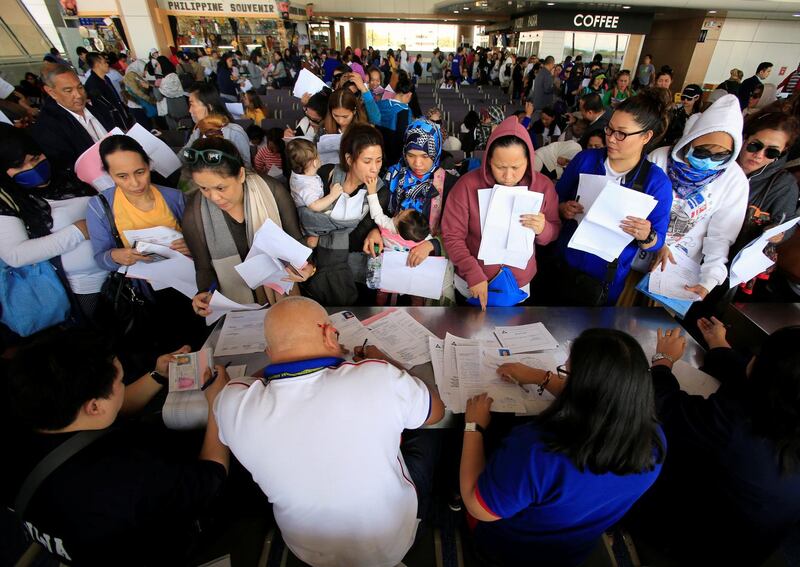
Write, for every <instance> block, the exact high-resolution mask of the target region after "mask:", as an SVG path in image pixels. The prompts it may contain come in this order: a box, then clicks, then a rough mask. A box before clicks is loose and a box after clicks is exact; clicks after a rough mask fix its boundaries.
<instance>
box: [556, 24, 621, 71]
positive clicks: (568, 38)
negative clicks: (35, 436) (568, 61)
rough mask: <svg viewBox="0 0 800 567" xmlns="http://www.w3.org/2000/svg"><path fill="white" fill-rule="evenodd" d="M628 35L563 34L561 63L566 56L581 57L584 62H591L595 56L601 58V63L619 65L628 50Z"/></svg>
mask: <svg viewBox="0 0 800 567" xmlns="http://www.w3.org/2000/svg"><path fill="white" fill-rule="evenodd" d="M629 39H630V35H629V34H612V33H591V32H565V33H564V52H563V56H562V58H561V59H562V61H563V60H564V59H565V58H566V57H567V56H568V55H572V57H573V58H574V57H576V56H578V55H582V56H583V60H584V61H591V60H592V57H594V56H595V55H596V54H598V53H599V54H600V55H602V56H603V61H604V62H606V63H613V64H615V65H621V64H622V60H623V59H624V57H625V51H626V50H627V49H628V40H629Z"/></svg>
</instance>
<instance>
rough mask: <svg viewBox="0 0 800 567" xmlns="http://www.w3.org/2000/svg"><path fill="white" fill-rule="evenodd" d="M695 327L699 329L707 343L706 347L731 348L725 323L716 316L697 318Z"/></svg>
mask: <svg viewBox="0 0 800 567" xmlns="http://www.w3.org/2000/svg"><path fill="white" fill-rule="evenodd" d="M697 328H698V329H700V333H702V335H703V339H705V341H706V343H708V348H731V345H730V343H728V339H727V333H728V332H727V329H726V328H725V324H724V323H723V322H722V321H720V320H719V319H717V318H716V317H711V319H706V318H705V317H702V318H700V319H698V320H697Z"/></svg>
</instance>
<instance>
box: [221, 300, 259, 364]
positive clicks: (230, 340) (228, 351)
mask: <svg viewBox="0 0 800 567" xmlns="http://www.w3.org/2000/svg"><path fill="white" fill-rule="evenodd" d="M266 348H267V340H266V339H265V338H264V312H262V311H260V310H259V311H232V312H230V313H228V316H227V317H225V323H223V325H222V331H221V332H220V334H219V339H218V340H217V347H216V349H214V356H216V357H220V356H233V355H237V354H250V353H253V352H263V351H264V349H266Z"/></svg>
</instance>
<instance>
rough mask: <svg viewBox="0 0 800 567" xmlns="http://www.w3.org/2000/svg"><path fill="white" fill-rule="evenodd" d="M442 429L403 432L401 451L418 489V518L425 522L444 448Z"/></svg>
mask: <svg viewBox="0 0 800 567" xmlns="http://www.w3.org/2000/svg"><path fill="white" fill-rule="evenodd" d="M442 434H443V431H442V430H440V429H414V430H408V429H407V430H406V431H404V432H403V442H402V443H401V444H400V451H401V452H402V453H403V460H404V461H405V463H406V468H408V472H409V473H410V474H411V480H412V481H413V482H414V486H415V487H416V489H417V517H418V518H419V519H421V520H424V519H425V518H426V516H427V514H428V511H429V509H430V502H431V495H432V493H433V477H434V475H435V473H436V462H437V461H438V460H439V452H440V451H441V447H442Z"/></svg>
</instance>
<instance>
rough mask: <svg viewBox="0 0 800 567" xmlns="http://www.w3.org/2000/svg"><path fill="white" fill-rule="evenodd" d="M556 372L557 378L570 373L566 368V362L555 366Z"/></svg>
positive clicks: (564, 376)
mask: <svg viewBox="0 0 800 567" xmlns="http://www.w3.org/2000/svg"><path fill="white" fill-rule="evenodd" d="M556 372H557V373H558V377H559V378H566V377H567V376H569V375H570V374H571V373H570V371H569V370H567V365H566V364H561V365H560V366H556Z"/></svg>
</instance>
